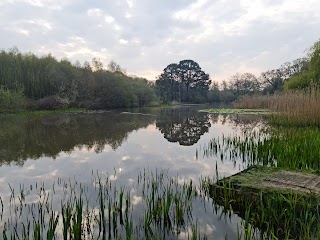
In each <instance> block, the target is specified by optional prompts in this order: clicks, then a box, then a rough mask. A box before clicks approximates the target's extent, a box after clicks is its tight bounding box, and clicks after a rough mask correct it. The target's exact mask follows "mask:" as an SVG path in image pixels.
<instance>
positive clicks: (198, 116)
mask: <svg viewBox="0 0 320 240" xmlns="http://www.w3.org/2000/svg"><path fill="white" fill-rule="evenodd" d="M156 126H157V128H158V129H159V130H160V131H161V133H162V134H163V135H164V137H165V138H166V139H167V140H168V141H169V142H178V143H179V144H180V145H183V146H191V145H193V144H195V143H197V142H198V141H199V139H200V137H201V136H202V135H203V134H205V133H206V132H208V131H209V128H210V127H211V123H210V119H209V116H208V114H205V113H198V111H197V109H194V108H190V107H189V108H188V107H186V108H163V109H161V113H160V114H158V116H157V121H156Z"/></svg>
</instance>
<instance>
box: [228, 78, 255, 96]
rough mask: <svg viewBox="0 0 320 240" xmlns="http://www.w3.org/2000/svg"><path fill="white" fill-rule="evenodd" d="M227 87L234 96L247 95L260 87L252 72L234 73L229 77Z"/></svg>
mask: <svg viewBox="0 0 320 240" xmlns="http://www.w3.org/2000/svg"><path fill="white" fill-rule="evenodd" d="M229 89H230V90H231V91H233V93H234V94H235V95H236V96H241V95H248V94H252V93H254V92H257V91H258V90H259V89H260V82H259V81H258V79H257V78H256V76H255V75H253V74H252V73H243V74H240V73H236V74H235V75H233V76H231V78H230V82H229Z"/></svg>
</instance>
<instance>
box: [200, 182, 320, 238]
mask: <svg viewBox="0 0 320 240" xmlns="http://www.w3.org/2000/svg"><path fill="white" fill-rule="evenodd" d="M203 185H204V186H205V187H204V188H205V189H206V191H207V192H208V194H209V195H210V196H211V198H212V199H213V201H214V202H215V203H216V204H219V205H221V206H223V207H224V210H225V211H231V212H233V213H236V214H238V215H239V216H240V217H242V218H243V223H242V224H243V225H244V228H245V229H246V231H245V233H244V234H243V235H242V234H239V235H241V238H240V239H319V237H320V231H319V228H320V221H319V216H320V209H319V204H320V199H319V196H316V195H314V194H312V193H308V194H305V195H301V194H299V193H296V192H285V193H283V192H280V191H271V190H270V191H262V190H261V191H258V192H257V191H252V190H251V188H241V189H237V188H234V187H233V185H232V184H231V183H230V182H229V181H228V180H226V179H225V180H221V181H220V182H219V184H216V183H214V182H212V181H211V180H209V179H206V180H204V182H203ZM255 228H258V229H260V230H261V232H260V233H259V234H258V236H255V235H256V233H255Z"/></svg>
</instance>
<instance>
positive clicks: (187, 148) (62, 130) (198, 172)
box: [0, 106, 264, 239]
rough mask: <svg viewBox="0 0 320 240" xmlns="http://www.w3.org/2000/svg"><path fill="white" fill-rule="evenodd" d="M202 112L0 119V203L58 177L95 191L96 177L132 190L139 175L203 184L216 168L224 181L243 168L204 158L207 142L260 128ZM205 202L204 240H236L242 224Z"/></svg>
mask: <svg viewBox="0 0 320 240" xmlns="http://www.w3.org/2000/svg"><path fill="white" fill-rule="evenodd" d="M201 108H208V106H184V107H172V108H145V109H140V110H138V109H132V110H113V111H110V112H91V113H78V114H60V115H48V116H41V117H40V116H14V115H12V116H11V115H10V116H0V164H1V167H0V193H1V197H2V199H3V201H4V202H5V201H6V200H8V199H9V198H10V196H11V195H12V191H11V190H10V188H15V189H19V188H21V185H23V186H31V185H34V184H35V183H36V182H38V183H42V184H43V186H52V184H54V183H55V182H57V179H64V180H66V179H76V181H77V182H81V183H82V184H83V185H86V186H87V187H88V188H89V187H92V188H93V185H92V184H91V180H92V176H93V175H94V174H97V175H99V176H106V177H108V179H109V180H110V181H113V182H115V183H116V184H117V185H118V186H127V187H129V188H133V186H135V185H134V184H135V183H136V182H137V177H138V175H139V174H140V173H142V172H144V171H149V172H161V171H165V172H166V174H168V175H169V176H172V177H177V178H178V179H179V181H180V182H183V181H189V180H192V182H193V183H195V185H197V184H199V181H200V178H203V177H213V176H214V175H215V172H216V167H218V169H219V174H220V175H221V176H230V175H232V174H235V173H237V172H239V171H241V170H243V169H244V168H245V167H246V165H245V163H242V162H236V163H235V162H233V161H221V160H220V158H218V157H214V156H211V157H207V156H204V154H203V149H204V148H205V147H206V146H207V145H208V142H209V141H210V140H211V139H212V138H218V137H222V136H223V135H232V134H235V133H239V134H240V133H241V132H242V131H243V130H244V129H249V130H251V129H255V128H256V129H258V128H259V127H260V126H261V125H263V124H264V122H263V120H262V119H261V118H260V117H259V116H248V115H243V116H241V115H232V114H231V115H217V114H207V113H199V112H198V110H199V109H201ZM93 173H94V174H93ZM48 189H49V187H48ZM89 192H90V190H89ZM133 197H135V199H138V196H133ZM29 198H30V199H29V200H28V201H30V202H32V201H33V200H32V199H35V197H33V198H32V196H29ZM207 203H208V206H207V207H206V208H204V207H203V204H204V203H203V202H202V201H200V200H199V201H197V202H196V203H194V206H193V212H195V213H194V214H195V216H193V220H194V221H198V222H199V229H200V232H201V233H204V234H206V235H207V236H208V238H209V239H211V238H214V239H225V237H226V236H228V239H236V238H237V234H238V231H239V230H237V228H238V227H237V226H239V224H240V222H241V218H239V217H238V216H237V215H231V216H229V217H228V218H225V217H221V215H222V214H221V212H218V213H217V212H214V210H213V209H214V207H213V206H212V204H210V201H209V200H208V201H207ZM5 214H9V213H5ZM5 217H8V216H5ZM5 217H4V219H6V218H5ZM2 229H3V224H1V229H0V230H1V231H2ZM179 238H180V237H179ZM181 238H183V237H181Z"/></svg>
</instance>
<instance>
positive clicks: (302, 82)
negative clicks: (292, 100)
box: [285, 40, 320, 89]
mask: <svg viewBox="0 0 320 240" xmlns="http://www.w3.org/2000/svg"><path fill="white" fill-rule="evenodd" d="M297 65H298V68H300V69H298V70H300V71H299V72H297V73H296V74H294V75H293V76H291V77H290V78H289V79H288V81H287V82H286V83H285V88H286V89H295V88H305V87H308V86H309V85H310V84H320V40H319V41H317V42H315V43H314V44H313V45H312V47H311V48H310V49H309V52H308V56H307V59H303V60H302V61H299V62H298V64H297Z"/></svg>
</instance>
